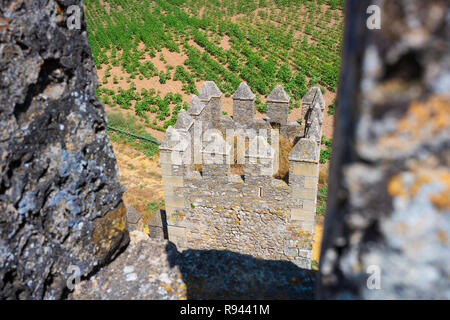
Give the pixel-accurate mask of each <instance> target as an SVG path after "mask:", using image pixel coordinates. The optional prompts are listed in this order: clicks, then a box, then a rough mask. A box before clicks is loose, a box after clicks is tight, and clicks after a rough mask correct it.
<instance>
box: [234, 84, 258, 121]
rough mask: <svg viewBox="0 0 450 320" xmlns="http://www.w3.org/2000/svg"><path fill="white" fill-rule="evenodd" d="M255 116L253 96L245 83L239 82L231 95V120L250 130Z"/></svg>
mask: <svg viewBox="0 0 450 320" xmlns="http://www.w3.org/2000/svg"><path fill="white" fill-rule="evenodd" d="M254 114H255V94H254V93H253V92H252V90H251V89H250V87H249V86H248V85H247V83H245V82H241V84H240V85H239V87H238V88H237V90H236V92H235V93H234V94H233V120H234V121H235V122H237V123H239V124H241V125H243V126H244V127H247V128H250V127H252V124H253V118H254Z"/></svg>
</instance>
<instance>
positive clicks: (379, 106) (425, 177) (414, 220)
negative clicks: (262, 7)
mask: <svg viewBox="0 0 450 320" xmlns="http://www.w3.org/2000/svg"><path fill="white" fill-rule="evenodd" d="M372 2H373V1H362V0H354V1H348V2H347V6H346V11H347V12H346V27H345V33H344V41H345V45H344V48H345V50H344V52H343V61H342V66H341V70H342V74H341V82H340V84H339V93H338V99H337V103H338V105H337V115H336V125H335V133H334V136H335V139H334V141H333V142H334V145H333V158H332V162H331V167H330V173H331V175H330V177H329V181H330V187H329V192H328V194H329V197H328V209H327V218H326V223H325V229H324V237H323V246H322V256H321V266H320V274H321V286H320V292H319V297H321V298H338V299H339V298H357V299H373V298H381V299H391V298H396V299H399V298H401V299H410V298H428V299H429V298H441V299H448V298H450V281H449V279H450V273H449V271H450V269H449V268H448V262H449V261H450V250H449V249H450V248H449V245H450V243H449V239H450V202H449V197H448V196H449V194H450V172H449V168H450V153H449V150H450V148H449V147H450V118H449V114H450V96H449V92H450V33H449V32H448V29H449V27H450V20H449V17H450V8H449V3H448V1H444V0H442V1H439V0H433V1H413V0H409V1H384V2H380V8H381V12H380V13H381V15H380V17H381V30H370V29H368V28H367V27H366V19H367V18H368V15H367V14H366V10H367V8H368V7H369V5H371V4H372ZM377 278H378V279H377Z"/></svg>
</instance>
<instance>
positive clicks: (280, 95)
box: [266, 85, 291, 102]
mask: <svg viewBox="0 0 450 320" xmlns="http://www.w3.org/2000/svg"><path fill="white" fill-rule="evenodd" d="M290 100H291V97H289V95H288V94H287V93H286V91H284V88H283V86H281V85H276V86H275V88H274V89H273V90H272V92H271V93H270V94H269V95H268V96H267V98H266V101H267V102H289V101H290Z"/></svg>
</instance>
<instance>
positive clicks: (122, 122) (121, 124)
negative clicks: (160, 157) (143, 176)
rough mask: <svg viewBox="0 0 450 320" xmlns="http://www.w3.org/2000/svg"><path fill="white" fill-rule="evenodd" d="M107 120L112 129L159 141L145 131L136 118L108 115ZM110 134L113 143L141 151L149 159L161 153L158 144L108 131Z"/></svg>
mask: <svg viewBox="0 0 450 320" xmlns="http://www.w3.org/2000/svg"><path fill="white" fill-rule="evenodd" d="M106 118H107V123H108V126H110V127H114V128H117V129H120V130H123V131H126V132H129V133H132V134H135V135H139V136H142V137H144V138H147V139H150V140H154V141H157V140H156V139H155V138H154V137H153V136H152V135H150V134H149V133H148V132H147V131H146V130H145V127H144V126H143V125H141V124H139V123H138V121H137V118H136V117H135V116H132V115H128V116H127V117H124V116H123V114H121V113H107V116H106ZM108 133H109V137H110V139H111V141H115V142H119V143H126V144H128V145H130V146H131V147H133V148H134V149H136V150H138V151H141V152H142V153H144V154H145V155H146V156H147V157H149V158H152V157H153V156H154V155H155V154H157V153H158V151H159V149H158V145H157V144H156V143H153V142H150V141H146V140H142V139H139V138H135V137H132V136H129V135H127V134H123V133H120V132H116V131H112V130H108Z"/></svg>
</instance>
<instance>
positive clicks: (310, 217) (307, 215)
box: [291, 208, 315, 223]
mask: <svg viewBox="0 0 450 320" xmlns="http://www.w3.org/2000/svg"><path fill="white" fill-rule="evenodd" d="M314 215H315V213H314V211H306V210H303V209H298V208H295V209H291V220H299V221H302V222H304V223H311V222H313V221H314Z"/></svg>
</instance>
